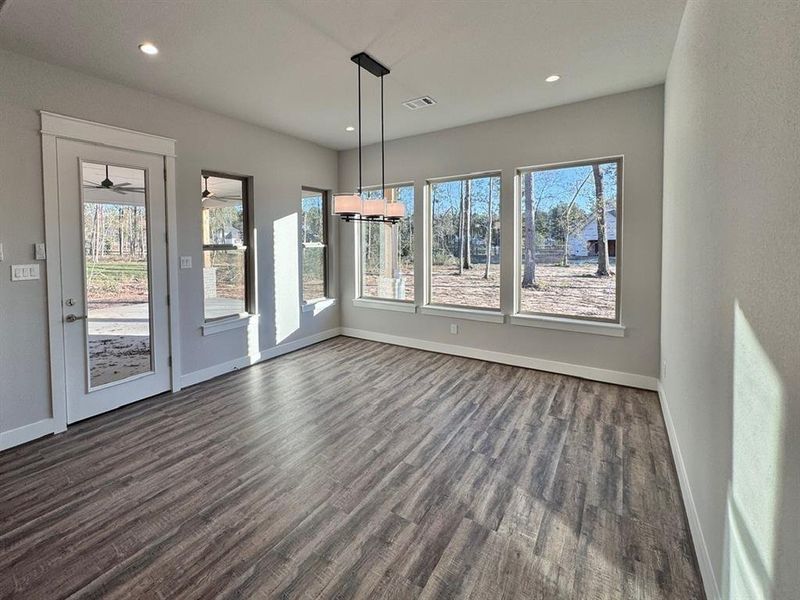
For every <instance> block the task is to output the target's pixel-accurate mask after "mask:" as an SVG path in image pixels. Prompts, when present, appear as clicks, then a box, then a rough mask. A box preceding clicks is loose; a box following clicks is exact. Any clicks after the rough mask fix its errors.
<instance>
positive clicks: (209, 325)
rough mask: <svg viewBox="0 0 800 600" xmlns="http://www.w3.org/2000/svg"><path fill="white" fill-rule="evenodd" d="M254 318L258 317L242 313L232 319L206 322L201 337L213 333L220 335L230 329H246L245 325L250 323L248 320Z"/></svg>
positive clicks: (226, 318)
mask: <svg viewBox="0 0 800 600" xmlns="http://www.w3.org/2000/svg"><path fill="white" fill-rule="evenodd" d="M254 317H258V315H252V314H247V313H242V314H239V315H234V316H232V317H225V318H223V319H219V320H218V321H207V322H206V323H203V328H202V329H203V335H204V336H206V335H214V334H215V333H221V332H223V331H229V330H231V329H238V328H240V327H247V325H248V324H249V323H250V319H252V318H254Z"/></svg>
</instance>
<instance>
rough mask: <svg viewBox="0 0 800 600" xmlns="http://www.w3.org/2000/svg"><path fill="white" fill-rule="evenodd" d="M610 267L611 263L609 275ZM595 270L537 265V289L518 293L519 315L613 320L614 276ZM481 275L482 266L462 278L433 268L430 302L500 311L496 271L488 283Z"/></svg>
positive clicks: (592, 265) (584, 265)
mask: <svg viewBox="0 0 800 600" xmlns="http://www.w3.org/2000/svg"><path fill="white" fill-rule="evenodd" d="M614 267H615V265H614V264H613V262H612V265H611V269H612V273H613V272H614ZM596 269H597V263H596V261H594V260H588V261H582V262H577V261H573V262H572V264H571V265H570V266H569V267H561V266H557V265H548V264H542V265H537V266H536V281H537V286H538V287H537V288H535V289H523V290H522V294H521V305H522V306H521V309H522V312H535V313H545V314H554V315H568V316H580V317H596V318H601V319H613V318H614V298H615V296H616V285H617V282H616V275H613V274H612V276H611V277H597V276H595V270H596ZM483 274H484V268H483V265H478V266H477V267H473V268H472V269H470V270H468V271H464V273H463V275H459V274H458V270H457V269H456V268H455V267H454V266H440V265H436V266H434V267H433V281H432V282H431V296H432V298H431V300H432V302H434V303H436V304H456V305H462V306H474V307H480V308H494V309H497V308H500V269H499V267H498V266H497V265H492V268H491V270H490V273H489V279H488V280H486V279H484V278H483Z"/></svg>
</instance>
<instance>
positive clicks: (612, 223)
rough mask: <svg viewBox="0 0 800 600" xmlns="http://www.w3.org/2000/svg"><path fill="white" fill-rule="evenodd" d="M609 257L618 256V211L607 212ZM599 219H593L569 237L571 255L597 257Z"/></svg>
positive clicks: (613, 209)
mask: <svg viewBox="0 0 800 600" xmlns="http://www.w3.org/2000/svg"><path fill="white" fill-rule="evenodd" d="M606 237H607V239H608V255H609V256H616V255H617V209H615V208H612V209H610V210H608V211H606ZM597 250H598V240H597V217H595V216H593V217H591V218H590V219H589V220H588V221H586V223H584V225H583V226H582V227H581V228H580V229H578V231H576V232H574V233H571V234H570V236H569V253H570V255H571V256H574V257H583V256H597Z"/></svg>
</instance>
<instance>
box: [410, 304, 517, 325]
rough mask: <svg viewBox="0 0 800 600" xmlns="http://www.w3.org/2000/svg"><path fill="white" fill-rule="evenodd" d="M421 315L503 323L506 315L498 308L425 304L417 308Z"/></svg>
mask: <svg viewBox="0 0 800 600" xmlns="http://www.w3.org/2000/svg"><path fill="white" fill-rule="evenodd" d="M419 312H421V313H422V314H423V315H433V316H437V317H449V318H451V319H466V320H468V321H483V322H484V323H503V322H505V320H506V316H505V315H504V314H503V313H502V312H500V311H499V310H489V309H487V310H482V309H480V308H464V307H459V306H446V305H442V306H438V305H431V304H427V305H425V306H421V307H420V309H419Z"/></svg>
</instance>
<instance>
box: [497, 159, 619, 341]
mask: <svg viewBox="0 0 800 600" xmlns="http://www.w3.org/2000/svg"><path fill="white" fill-rule="evenodd" d="M609 161H619V174H618V180H617V186H618V187H617V189H618V192H617V194H618V198H617V257H616V267H615V269H616V278H617V281H616V284H617V288H616V299H615V300H616V305H615V312H616V314H617V318H618V321H614V322H606V321H594V320H589V319H573V318H570V317H566V316H552V317H551V316H547V315H538V314H528V313H522V312H520V311H521V308H522V306H521V304H522V259H521V255H522V216H521V208H522V180H521V177H520V176H521V174H522V173H525V172H527V171H533V170H547V169H555V168H562V167H563V168H567V167H570V166H578V165H590V164H592V163H595V162H609ZM624 163H625V156H624V155H623V154H619V155H611V156H607V157H596V158H587V159H582V160H574V161H567V162H557V163H547V164H543V165H532V166H528V167H518V168H517V169H516V170H515V172H514V203H513V207H512V209H513V220H514V236H513V245H514V254H513V262H514V289H513V302H514V304H513V306H514V310H515V311H516V312H515V313H514V314H513V315H510V316H509V322H510V323H511V324H512V325H523V326H528V327H541V328H544V329H560V330H562V331H575V332H581V333H596V334H599V335H610V336H616V337H624V335H625V325H623V324H622V308H623V307H622V268H623V264H624V263H623V256H622V255H623V251H624V248H625V243H624V240H623V221H624V212H623V208H622V207H623V202H624V198H625V191H624V185H625V179H624V178H625V164H624Z"/></svg>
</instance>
